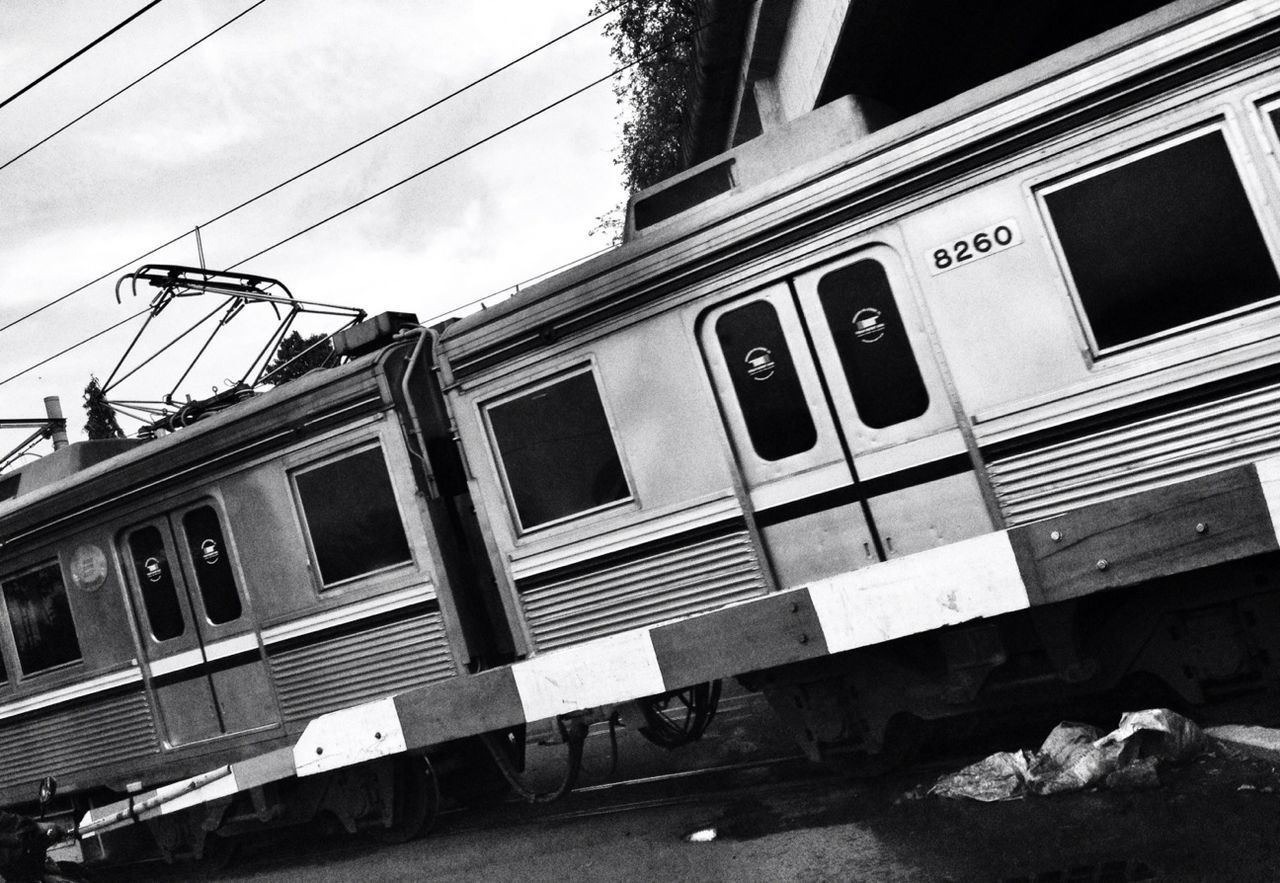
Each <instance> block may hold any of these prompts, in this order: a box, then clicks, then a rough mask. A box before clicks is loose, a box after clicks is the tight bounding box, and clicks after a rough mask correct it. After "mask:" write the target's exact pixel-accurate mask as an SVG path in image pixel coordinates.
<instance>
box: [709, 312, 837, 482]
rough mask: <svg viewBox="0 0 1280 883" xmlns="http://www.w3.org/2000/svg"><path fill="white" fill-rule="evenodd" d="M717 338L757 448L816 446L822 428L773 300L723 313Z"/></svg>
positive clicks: (770, 456) (782, 453)
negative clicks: (815, 421)
mask: <svg viewBox="0 0 1280 883" xmlns="http://www.w3.org/2000/svg"><path fill="white" fill-rule="evenodd" d="M716 339H717V340H718V341H719V342H720V349H721V351H722V352H723V353H724V359H725V363H726V364H727V365H728V366H729V376H730V378H731V380H732V382H733V391H734V394H735V395H736V396H737V399H738V404H739V405H740V406H741V407H742V417H743V420H744V421H745V422H746V425H747V435H748V436H749V437H750V439H751V446H752V447H753V448H755V452H756V453H757V454H759V455H760V457H761V458H763V459H765V460H781V459H783V458H784V457H792V456H795V455H796V454H800V453H803V452H804V451H807V450H809V449H810V448H812V447H813V446H814V445H815V444H816V443H817V441H818V430H817V428H816V427H815V426H814V424H813V417H812V415H810V413H809V405H808V403H807V402H806V401H805V397H804V389H803V388H802V387H801V385H800V378H799V376H798V375H797V374H796V367H795V362H794V361H793V360H792V358H791V349H790V347H788V346H787V338H786V335H785V333H784V332H783V330H782V325H781V323H780V322H779V321H778V311H777V310H775V309H774V308H773V305H772V304H770V303H769V302H768V301H763V300H757V301H752V302H751V303H748V304H744V305H743V306H741V307H737V308H735V309H732V310H730V311H728V312H727V313H724V314H723V315H721V316H720V318H719V319H717V320H716Z"/></svg>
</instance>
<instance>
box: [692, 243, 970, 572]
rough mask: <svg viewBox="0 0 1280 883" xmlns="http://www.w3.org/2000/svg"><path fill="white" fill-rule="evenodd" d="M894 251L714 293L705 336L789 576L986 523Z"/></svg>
mask: <svg viewBox="0 0 1280 883" xmlns="http://www.w3.org/2000/svg"><path fill="white" fill-rule="evenodd" d="M907 293H908V292H907V289H906V282H905V277H904V274H903V273H902V270H901V267H900V266H899V264H898V261H897V256H896V254H895V253H894V252H893V251H892V250H890V249H888V248H886V247H882V246H877V247H873V248H869V249H864V250H862V251H859V252H856V253H854V254H851V255H849V256H847V257H844V258H841V259H839V260H837V261H833V262H831V263H829V264H825V265H823V266H820V267H818V268H816V269H813V270H811V271H807V272H805V273H802V274H800V275H797V276H795V277H794V278H792V279H789V280H785V281H783V282H780V283H778V284H776V285H774V286H772V287H770V288H767V289H764V290H762V291H759V292H755V293H753V294H750V295H747V296H745V297H743V298H741V299H739V300H736V301H732V302H729V303H726V304H722V305H720V306H718V307H716V308H715V309H713V310H712V311H711V312H710V313H708V314H707V316H706V318H705V320H704V322H703V325H702V331H701V334H702V347H703V351H704V353H705V355H706V358H707V362H708V365H709V368H710V371H711V375H712V381H713V384H714V385H715V387H716V391H717V395H718V397H719V399H720V403H721V410H722V413H723V414H724V415H725V420H726V423H727V424H728V427H729V432H730V436H731V438H732V440H733V442H734V448H735V451H736V454H737V458H738V463H739V465H740V467H741V470H742V476H743V481H744V483H745V485H746V488H747V491H748V494H749V496H750V499H751V504H752V507H753V509H754V510H755V512H756V521H757V524H758V525H759V527H760V529H761V533H762V535H763V537H764V540H765V543H766V546H767V547H768V549H769V553H770V557H771V559H772V560H773V562H774V566H775V568H776V569H777V570H778V571H779V580H780V582H781V583H782V584H783V585H794V584H797V583H799V582H803V581H806V580H812V579H815V578H819V577H821V576H825V575H830V574H832V573H838V572H841V571H845V570H850V569H854V568H856V567H860V566H864V565H866V564H871V563H874V562H876V561H880V560H885V559H888V558H895V557H900V556H902V555H908V554H911V553H913V552H918V551H921V550H923V549H927V548H932V547H934V546H938V545H942V544H944V543H948V542H954V541H955V540H958V539H963V538H965V537H968V536H974V535H976V534H979V533H983V532H986V531H989V530H991V529H992V522H991V517H990V515H989V512H988V509H987V506H986V503H985V502H984V500H983V497H982V493H981V490H980V487H979V485H978V481H977V477H976V475H975V474H974V472H973V468H972V461H971V459H970V457H969V454H968V449H967V443H966V440H965V437H964V435H963V434H962V432H961V430H960V428H959V426H958V425H957V422H956V417H955V411H954V409H953V407H952V404H951V402H950V400H949V398H948V396H947V394H946V389H945V387H944V385H943V382H942V376H941V372H940V371H939V368H938V365H937V362H936V361H935V359H934V356H933V350H932V348H931V347H930V345H929V341H928V339H927V337H926V336H925V333H924V329H923V326H922V323H921V319H920V316H919V315H918V312H917V310H916V308H915V304H914V302H913V301H912V299H911V298H910V297H909V296H904V295H905V294H907Z"/></svg>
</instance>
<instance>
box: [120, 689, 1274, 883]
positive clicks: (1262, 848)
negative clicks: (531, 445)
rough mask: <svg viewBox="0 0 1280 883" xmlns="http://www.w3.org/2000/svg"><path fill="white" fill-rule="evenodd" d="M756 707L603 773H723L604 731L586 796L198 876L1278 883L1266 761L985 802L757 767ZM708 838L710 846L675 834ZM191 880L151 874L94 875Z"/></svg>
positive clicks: (250, 858) (177, 870)
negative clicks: (680, 746) (1130, 787)
mask: <svg viewBox="0 0 1280 883" xmlns="http://www.w3.org/2000/svg"><path fill="white" fill-rule="evenodd" d="M761 712H762V709H760V708H759V707H758V706H756V705H755V704H754V703H753V702H752V700H750V699H739V700H731V701H730V702H729V705H728V710H727V711H726V712H725V714H724V715H723V718H722V719H721V720H719V721H717V726H719V727H720V732H719V735H718V737H717V738H716V739H714V740H712V741H711V742H709V743H708V744H707V745H706V746H700V747H699V748H697V749H696V750H695V752H694V753H693V755H681V754H679V753H677V754H674V755H668V754H666V753H664V752H658V751H657V750H656V749H655V750H654V751H652V752H647V749H645V748H642V747H640V744H639V742H638V740H636V739H635V737H634V735H633V734H624V735H623V737H622V739H621V741H620V753H621V761H622V762H621V763H620V765H619V771H618V772H617V773H615V775H614V778H617V777H619V776H621V777H625V778H628V779H634V778H636V777H637V776H638V775H650V774H653V773H656V772H658V771H659V770H660V769H671V768H672V767H673V766H674V767H684V768H686V769H690V768H695V767H707V766H720V767H722V769H721V770H720V771H713V772H702V773H696V774H692V775H686V776H683V777H676V778H661V779H657V780H653V781H648V782H644V781H640V782H634V783H633V784H629V785H625V786H616V787H614V786H610V785H608V784H607V781H608V780H609V778H610V777H609V753H608V739H607V737H606V736H605V735H604V734H603V733H602V732H600V731H597V733H596V735H594V736H593V737H592V739H591V740H590V742H589V751H588V757H587V767H586V770H585V771H584V781H583V784H584V785H585V790H582V791H579V792H575V793H574V794H571V795H569V796H568V797H566V798H564V799H563V800H561V801H559V802H557V803H554V804H550V805H545V806H536V807H530V806H527V805H524V804H518V803H505V804H500V805H496V806H490V807H486V808H483V809H470V810H455V811H451V812H447V813H445V814H444V815H443V816H442V817H441V818H440V819H439V821H438V823H437V825H436V827H435V830H434V831H433V832H432V834H431V835H430V836H429V837H427V838H426V839H423V840H419V841H415V842H413V843H409V844H405V845H402V846H394V847H387V846H375V845H373V844H372V843H370V842H369V841H367V840H361V839H359V838H350V837H347V836H340V835H330V834H322V833H320V832H318V831H316V830H313V831H310V832H306V833H304V834H302V835H301V836H299V835H297V834H295V835H292V836H287V837H282V838H276V839H273V840H270V841H264V842H262V843H258V844H254V845H251V846H250V847H249V848H247V849H246V850H244V851H243V853H242V855H241V857H240V858H239V859H238V861H237V862H236V863H235V864H233V865H232V866H230V867H228V868H227V869H225V870H223V871H220V872H212V873H208V875H207V876H206V877H205V879H218V880H229V881H230V880H235V881H316V883H326V881H351V880H363V881H370V883H372V881H401V880H403V881H408V880H504V881H505V880H512V881H518V880H534V881H541V880H547V881H553V880H554V881H559V880H563V879H566V878H567V879H578V878H583V877H586V876H592V877H596V876H598V877H602V878H607V879H609V880H611V881H628V880H636V881H640V880H644V881H659V880H735V881H737V880H744V881H754V880H760V881H772V880H841V881H897V880H912V881H915V880H937V881H946V880H952V881H962V880H965V881H967V880H974V881H1014V880H1019V881H1044V883H1047V881H1120V880H1168V881H1174V880H1177V881H1183V880H1185V881H1219V880H1241V881H1255V880H1259V881H1266V880H1280V772H1277V769H1276V768H1275V766H1273V764H1272V763H1271V762H1269V761H1266V760H1260V759H1256V758H1252V757H1248V756H1243V755H1238V754H1236V753H1234V752H1230V751H1227V750H1224V749H1222V748H1220V747H1219V748H1216V749H1215V750H1213V751H1211V752H1210V753H1209V754H1206V755H1205V756H1203V757H1201V758H1200V759H1199V760H1197V761H1195V762H1192V763H1190V764H1187V765H1185V766H1182V767H1177V768H1165V769H1162V770H1161V772H1160V787H1158V788H1155V789H1152V790H1144V791H1133V792H1114V791H1105V790H1096V791H1088V792H1083V793H1076V794H1065V795H1057V796H1054V797H1048V798H1025V799H1021V800H1015V801H1009V802H1004V803H996V804H979V803H973V802H968V801H952V800H943V799H940V798H937V797H928V796H921V795H922V794H923V792H924V791H925V790H927V787H928V785H929V784H931V783H932V782H933V781H934V780H936V778H937V777H938V776H939V775H941V774H943V773H945V772H950V771H951V770H954V769H955V768H956V767H957V765H959V764H961V763H963V762H964V760H965V758H959V757H937V756H935V757H934V758H933V759H932V760H930V761H927V762H925V763H923V764H917V765H916V766H914V767H912V768H910V769H908V770H905V771H903V772H901V773H899V774H896V775H893V776H890V777H888V778H885V779H882V780H877V781H875V782H872V783H857V782H851V781H848V780H846V779H843V778H841V777H839V776H837V775H833V774H831V773H830V772H828V771H825V770H822V769H818V768H816V767H813V766H811V765H809V764H807V763H805V762H803V761H799V760H795V759H792V760H783V761H781V762H774V763H768V762H766V761H768V760H769V759H770V758H775V759H776V758H780V757H783V756H784V755H787V754H790V753H792V752H791V750H790V749H789V748H788V747H787V746H786V743H785V742H784V741H783V740H782V738H781V735H780V733H779V732H778V731H777V729H776V727H775V728H773V729H770V722H769V720H768V719H767V717H764V716H763V715H762V714H761ZM1098 723H1107V722H1103V721H1099V722H1098ZM987 742H989V746H988V747H990V749H991V750H997V749H1002V748H1014V747H1019V745H1025V742H1018V743H1014V744H1007V743H1005V744H1002V743H1001V742H1000V740H999V738H998V737H988V739H987ZM969 747H970V749H971V746H969ZM1026 747H1032V748H1034V747H1035V745H1034V744H1032V745H1026ZM559 751H560V749H559V748H558V747H556V746H543V747H541V748H537V747H535V756H534V758H533V760H534V767H535V768H536V767H537V766H538V764H539V763H545V767H546V769H545V770H544V771H543V772H544V775H546V776H548V777H550V778H554V774H553V768H554V766H555V760H556V759H557V758H558V757H559V754H558V752H559ZM538 752H542V755H539V753H538ZM646 752H647V753H646ZM690 758H692V759H690ZM710 830H714V832H715V837H714V839H713V840H710V841H709V842H689V841H688V840H686V839H685V838H686V836H687V835H689V834H690V833H691V832H694V831H710ZM199 875H200V871H199V869H196V868H194V867H191V866H175V867H164V866H159V865H146V866H135V867H133V868H128V869H121V870H118V871H115V872H100V873H99V874H98V875H97V876H96V877H95V879H98V880H102V881H116V880H143V879H145V880H155V881H171V880H187V879H193V878H197V877H198V876H199Z"/></svg>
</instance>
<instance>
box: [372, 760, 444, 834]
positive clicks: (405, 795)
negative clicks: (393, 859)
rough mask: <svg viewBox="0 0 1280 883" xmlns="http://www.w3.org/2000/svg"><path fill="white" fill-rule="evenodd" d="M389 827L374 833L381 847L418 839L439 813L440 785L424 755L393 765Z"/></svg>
mask: <svg viewBox="0 0 1280 883" xmlns="http://www.w3.org/2000/svg"><path fill="white" fill-rule="evenodd" d="M393 777H394V782H395V790H394V794H393V797H392V807H391V825H390V827H382V828H378V829H377V837H378V839H379V840H380V841H381V842H383V843H406V842H408V841H410V840H413V839H414V838H415V837H421V836H423V835H424V834H426V833H427V831H429V830H430V829H431V826H432V824H434V823H435V820H436V813H437V812H439V810H440V782H439V780H438V779H437V778H436V771H435V769H434V768H433V767H432V766H431V761H429V760H428V759H427V758H426V756H425V755H423V756H418V757H414V756H407V757H402V758H399V759H398V760H397V761H396V765H395V770H394V773H393Z"/></svg>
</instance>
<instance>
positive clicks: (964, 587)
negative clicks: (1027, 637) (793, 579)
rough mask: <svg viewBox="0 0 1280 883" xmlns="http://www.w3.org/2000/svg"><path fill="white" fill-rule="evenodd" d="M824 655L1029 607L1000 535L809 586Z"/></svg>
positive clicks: (1005, 541) (1004, 536) (1009, 551)
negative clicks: (826, 651) (824, 650)
mask: <svg viewBox="0 0 1280 883" xmlns="http://www.w3.org/2000/svg"><path fill="white" fill-rule="evenodd" d="M809 596H810V598H811V599H812V600H813V606H814V608H815V609H816V610H817V614H818V621H819V622H820V623H821V624H822V632H823V634H824V635H825V636H826V640H827V649H828V651H829V652H831V653H839V652H841V651H843V650H852V649H854V648H855V647H867V646H870V645H872V644H878V643H880V642H881V641H890V640H893V639H894V638H901V637H903V636H905V635H912V634H918V633H920V632H926V631H929V630H930V629H936V628H939V627H941V626H946V625H954V624H956V623H960V622H965V621H967V620H970V619H977V618H979V617H984V616H996V615H998V614H1001V613H1008V612H1010V611H1013V610H1024V609H1026V608H1027V607H1029V606H1031V602H1030V599H1029V598H1028V596H1027V588H1026V585H1025V584H1024V583H1023V581H1022V574H1021V573H1020V572H1019V571H1018V561H1017V559H1016V558H1015V557H1014V554H1013V546H1012V545H1011V544H1010V542H1009V535H1008V534H1007V533H1006V532H1005V531H998V532H996V533H990V534H984V535H982V536H980V537H974V538H973V539H969V540H961V541H960V542H957V543H951V544H950V545H946V546H942V547H940V548H937V549H930V550H928V551H925V552H918V553H916V554H914V555H908V556H907V557H905V558H898V559H896V560H893V561H886V562H884V563H882V564H876V565H874V566H872V567H868V568H866V569H864V570H855V571H852V572H849V573H842V574H839V575H838V576H834V577H829V578H827V579H824V580H820V581H818V582H816V583H812V584H810V586H809Z"/></svg>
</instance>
